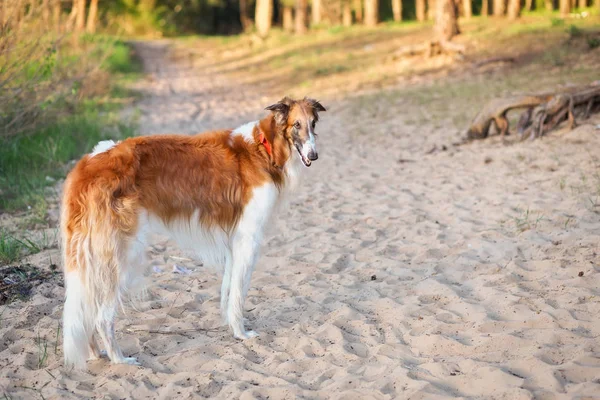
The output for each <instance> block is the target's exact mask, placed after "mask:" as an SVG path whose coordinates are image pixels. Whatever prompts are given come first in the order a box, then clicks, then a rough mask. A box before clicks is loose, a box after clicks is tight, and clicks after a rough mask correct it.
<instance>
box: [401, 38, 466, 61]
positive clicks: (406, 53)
mask: <svg viewBox="0 0 600 400" xmlns="http://www.w3.org/2000/svg"><path fill="white" fill-rule="evenodd" d="M465 50H466V48H465V46H464V45H462V44H459V43H454V42H450V41H437V40H433V41H428V42H424V43H419V44H416V45H409V46H403V47H401V48H399V49H398V50H396V52H394V55H393V58H394V59H398V58H401V57H410V56H416V55H421V54H424V55H426V56H427V57H433V56H437V55H439V54H459V55H462V54H464V53H465Z"/></svg>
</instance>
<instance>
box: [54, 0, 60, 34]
mask: <svg viewBox="0 0 600 400" xmlns="http://www.w3.org/2000/svg"><path fill="white" fill-rule="evenodd" d="M60 11H61V10H60V0H52V23H53V24H54V28H55V29H56V31H57V32H58V33H60Z"/></svg>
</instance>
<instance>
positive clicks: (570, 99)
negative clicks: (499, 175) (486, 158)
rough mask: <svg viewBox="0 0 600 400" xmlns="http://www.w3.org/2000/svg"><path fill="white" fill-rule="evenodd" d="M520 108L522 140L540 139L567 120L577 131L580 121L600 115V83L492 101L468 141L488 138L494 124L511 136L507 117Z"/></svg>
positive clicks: (469, 135) (519, 122)
mask: <svg viewBox="0 0 600 400" xmlns="http://www.w3.org/2000/svg"><path fill="white" fill-rule="evenodd" d="M516 109H525V111H524V112H523V113H522V114H521V116H520V117H519V121H518V122H517V125H516V132H517V134H518V136H519V138H520V140H525V139H528V138H529V139H536V138H540V137H542V136H544V135H545V134H546V133H548V132H549V131H551V130H553V129H555V128H556V127H557V126H558V125H559V124H561V123H562V122H564V121H567V122H568V127H569V129H573V128H574V127H575V126H576V125H577V119H579V120H584V119H587V118H588V117H589V116H590V115H591V114H593V113H596V112H600V83H598V82H595V83H594V84H591V85H588V86H584V87H578V88H570V89H565V90H561V91H556V92H553V93H545V94H538V95H531V96H515V97H509V98H504V99H495V100H492V101H491V102H489V103H488V104H487V105H486V106H485V107H484V108H483V109H482V110H481V111H480V112H479V114H477V116H475V119H474V120H473V122H472V123H471V125H470V126H469V128H468V129H467V133H466V135H467V139H468V140H473V139H484V138H486V137H488V136H489V132H490V128H491V126H492V124H494V125H495V127H496V130H497V131H498V132H499V134H500V135H501V136H502V137H503V138H504V136H505V135H508V134H509V122H508V119H507V118H506V115H507V113H508V112H509V111H511V110H516Z"/></svg>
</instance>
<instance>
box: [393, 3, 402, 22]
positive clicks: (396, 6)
mask: <svg viewBox="0 0 600 400" xmlns="http://www.w3.org/2000/svg"><path fill="white" fill-rule="evenodd" d="M392 13H393V14H394V21H396V22H399V21H402V0H392Z"/></svg>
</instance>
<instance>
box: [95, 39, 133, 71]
mask: <svg viewBox="0 0 600 400" xmlns="http://www.w3.org/2000/svg"><path fill="white" fill-rule="evenodd" d="M104 66H105V68H106V69H107V70H108V71H109V72H112V73H120V74H138V73H141V72H142V64H141V62H140V61H139V60H138V59H137V58H135V57H133V56H132V50H131V47H129V46H127V45H126V44H125V43H123V42H122V41H117V42H115V43H114V45H113V47H112V50H111V51H110V54H109V56H108V57H107V58H106V60H105V62H104Z"/></svg>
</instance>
